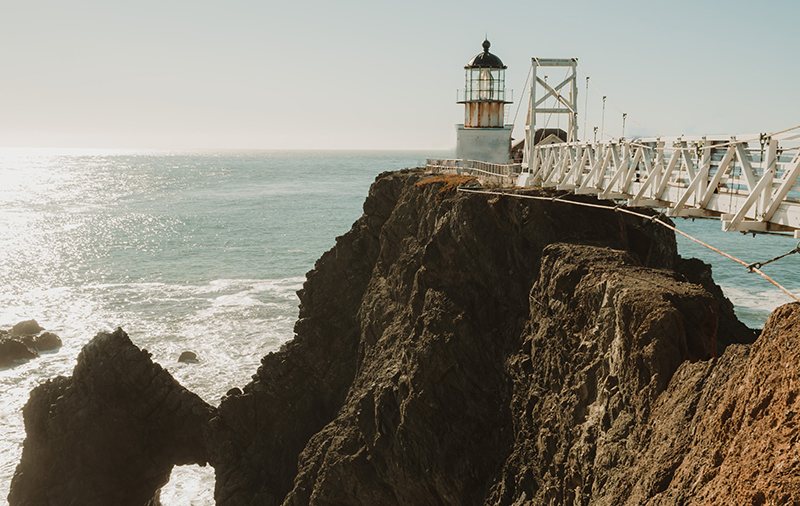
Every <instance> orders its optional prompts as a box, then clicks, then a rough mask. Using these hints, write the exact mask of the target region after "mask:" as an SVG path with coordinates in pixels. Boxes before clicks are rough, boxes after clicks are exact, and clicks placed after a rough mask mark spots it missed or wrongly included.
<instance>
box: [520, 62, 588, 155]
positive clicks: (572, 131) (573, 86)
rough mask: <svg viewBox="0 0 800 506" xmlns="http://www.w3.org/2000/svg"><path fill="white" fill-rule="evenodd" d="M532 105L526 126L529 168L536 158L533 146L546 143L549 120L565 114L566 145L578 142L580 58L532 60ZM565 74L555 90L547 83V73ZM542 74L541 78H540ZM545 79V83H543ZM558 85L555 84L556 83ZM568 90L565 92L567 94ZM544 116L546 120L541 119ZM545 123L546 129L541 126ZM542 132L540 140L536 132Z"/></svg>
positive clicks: (529, 108)
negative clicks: (540, 142) (547, 119)
mask: <svg viewBox="0 0 800 506" xmlns="http://www.w3.org/2000/svg"><path fill="white" fill-rule="evenodd" d="M531 67H532V68H531V73H532V74H533V78H532V79H531V88H530V99H531V100H530V104H529V106H528V118H527V124H526V126H525V150H524V157H523V161H522V165H523V166H524V167H528V166H529V165H530V164H529V162H528V160H529V159H530V157H531V155H532V154H533V146H534V145H535V144H536V143H538V142H539V140H541V139H544V138H545V137H546V135H541V134H544V133H545V132H547V131H548V130H547V126H550V125H548V123H547V122H546V121H543V120H545V119H546V118H549V117H552V115H554V114H556V115H561V114H565V115H566V116H567V118H566V119H567V121H566V123H567V125H566V128H567V129H566V132H565V133H566V139H563V140H564V141H566V142H577V141H578V80H577V75H578V74H577V67H578V59H577V58H535V57H534V58H532V59H531ZM548 69H550V72H553V71H555V72H563V71H564V69H565V70H566V72H565V74H566V75H565V76H564V79H563V80H562V81H561V82H558V83H557V84H555V86H553V85H552V84H550V83H549V82H548V81H547V76H546V75H544V72H547V71H548ZM540 73H541V74H542V75H540ZM542 77H544V79H542ZM553 82H555V81H553ZM565 88H566V90H565ZM542 116H544V117H542ZM542 123H544V125H543V124H542ZM538 130H542V132H541V133H540V135H538V136H537V133H536V132H537V131H538Z"/></svg>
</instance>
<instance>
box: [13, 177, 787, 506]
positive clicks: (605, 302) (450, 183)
mask: <svg viewBox="0 0 800 506" xmlns="http://www.w3.org/2000/svg"><path fill="white" fill-rule="evenodd" d="M458 184H467V185H469V184H473V183H470V182H468V181H466V180H464V179H459V178H430V177H428V176H426V175H425V174H424V173H423V172H422V171H419V170H412V171H402V172H398V173H387V174H382V175H381V176H379V177H378V179H377V180H376V182H375V183H374V185H373V186H372V188H371V189H370V193H369V196H368V197H367V199H366V202H365V204H364V215H363V216H362V217H361V218H360V219H359V220H358V221H357V222H356V223H355V224H354V225H353V228H352V229H351V230H350V231H349V232H348V233H347V234H345V235H344V236H342V237H340V238H339V239H337V243H336V245H335V247H334V248H333V249H332V250H331V251H329V252H327V253H326V254H324V255H323V256H322V257H321V258H320V259H319V260H318V262H317V264H316V266H315V268H314V270H312V271H311V272H310V273H309V274H308V279H307V281H306V283H305V285H304V287H303V290H302V291H301V292H300V301H301V306H300V315H299V316H300V317H299V320H298V322H297V324H296V326H295V333H296V335H295V337H294V339H293V340H291V341H289V342H288V343H287V344H286V345H285V346H284V347H283V348H282V349H281V351H279V352H276V353H272V354H270V355H267V356H266V357H264V359H263V360H262V364H261V367H260V368H259V369H258V371H257V373H256V374H255V375H254V377H253V381H252V382H250V383H249V384H247V385H245V386H243V388H242V389H234V390H232V391H231V392H229V393H228V395H226V397H225V398H224V399H223V400H222V402H221V403H220V405H219V407H218V408H217V409H213V408H210V407H208V406H207V405H205V403H202V401H199V399H196V400H190V396H191V395H192V394H190V393H188V392H185V391H182V390H181V389H180V387H179V386H178V385H177V384H174V385H173V384H172V383H170V382H167V383H169V384H170V385H171V386H170V387H169V389H170V391H172V390H173V389H174V391H175V393H174V394H168V395H166V396H164V397H163V398H162V396H160V394H159V395H151V394H150V393H149V392H147V391H146V390H142V389H139V390H137V392H139V393H138V394H137V395H136V396H135V398H136V399H138V400H137V401H135V402H129V403H118V404H117V405H116V406H118V409H119V411H115V412H114V413H115V418H114V420H115V422H114V423H112V421H111V419H108V418H106V419H102V420H98V421H91V422H90V419H89V418H85V419H84V418H80V417H78V418H77V420H73V421H71V422H70V424H71V428H72V429H73V430H78V427H80V426H81V425H82V424H90V423H92V424H94V425H91V426H92V427H97V428H96V430H98V431H100V432H102V431H101V429H100V427H103V426H105V425H106V424H111V426H114V425H115V424H116V425H117V426H120V427H128V426H129V425H134V426H138V425H140V424H149V423H156V424H161V425H157V426H158V427H159V428H158V430H155V429H154V430H147V431H142V433H137V434H135V435H132V436H131V437H130V438H129V440H131V441H142V442H141V443H140V447H139V450H138V451H139V452H140V453H141V454H144V455H147V456H148V457H147V458H149V459H152V462H153V464H152V465H151V467H149V468H147V469H148V470H147V471H142V470H141V469H142V468H137V469H139V470H138V471H137V473H138V474H136V476H141V477H143V478H142V479H143V480H144V477H148V479H149V481H146V483H145V481H142V484H141V486H139V484H138V482H136V483H134V482H133V481H131V480H128V481H127V483H126V484H124V486H127V487H129V488H135V489H137V490H141V491H142V492H141V493H139V494H138V495H137V496H136V497H137V498H138V499H136V501H138V502H136V501H134V502H127V503H124V504H145V501H153V500H154V497H157V495H156V494H157V489H158V487H159V486H161V485H162V484H163V483H162V482H163V481H164V476H165V475H164V472H165V471H164V470H165V469H171V466H172V465H174V464H177V463H183V462H191V461H195V462H205V461H208V462H209V463H211V464H212V465H213V466H214V467H215V471H216V479H217V485H216V491H215V497H216V502H217V504H219V505H251V504H253V505H255V504H259V505H273V504H274V505H278V504H285V505H303V504H318V505H322V504H331V505H332V504H364V505H366V504H387V505H391V504H437V505H439V504H496V505H522V504H575V505H577V504H581V505H585V504H598V505H600V504H603V505H605V504H608V505H611V504H708V503H711V504H714V503H716V504H731V503H747V504H779V503H780V504H784V503H787V501H788V503H791V501H796V500H800V497H795V495H796V492H794V490H797V489H800V487H798V485H800V484H798V483H797V482H798V480H797V479H796V478H795V476H797V472H796V469H795V467H796V461H798V458H800V446H797V445H795V442H796V440H797V439H799V438H800V436H797V435H796V434H797V431H795V430H794V423H795V421H794V417H795V415H794V414H793V413H795V411H797V409H798V408H797V407H796V404H797V399H796V398H797V389H798V386H797V382H796V381H795V377H796V367H795V364H796V362H797V361H796V358H797V357H795V356H794V355H795V348H796V346H795V341H798V340H800V335H799V334H800V325H798V323H800V320H798V318H800V305H790V306H786V307H784V308H782V309H781V310H779V311H777V312H776V313H775V314H774V315H773V317H772V318H771V320H770V322H769V324H768V325H767V327H766V328H765V331H764V333H763V334H762V335H761V337H760V338H759V339H758V341H756V343H755V344H750V343H752V341H753V340H754V338H755V335H754V334H753V332H752V331H750V330H749V329H747V328H746V327H744V326H743V325H742V324H740V323H739V322H738V321H737V320H736V319H735V316H734V315H733V311H732V306H731V305H730V303H729V302H728V301H727V300H726V299H724V297H723V296H722V294H721V292H720V291H719V289H718V287H716V285H714V284H713V281H712V280H711V278H710V270H709V268H708V266H705V265H703V264H702V263H700V262H698V261H692V260H684V259H681V258H680V257H679V256H678V255H677V252H676V246H675V240H674V237H673V236H672V235H671V233H670V232H668V231H666V230H665V229H663V228H660V227H658V226H657V225H656V224H653V223H652V222H650V221H649V220H642V219H639V218H634V217H631V216H628V215H624V214H620V213H614V212H613V211H601V210H597V209H588V208H582V207H577V206H571V205H569V204H566V203H561V202H552V201H539V200H529V199H520V198H514V197H511V196H494V195H484V194H467V193H460V192H456V191H454V190H455V186H457V185H458ZM545 195H546V194H545ZM576 198H577V197H576ZM587 198H588V197H587ZM117 339H120V338H117ZM92 346H93V345H90V346H87V348H91V347H92ZM126 346H127V345H126ZM130 346H132V345H130ZM101 348H102V347H101ZM91 349H95V350H96V349H97V346H96V345H94V348H91ZM125 349H129V350H131V351H128V352H126V353H130V354H132V355H136V353H135V352H134V351H132V349H131V348H130V347H126V348H125ZM133 349H135V347H133ZM136 351H137V352H138V350H136ZM139 353H142V352H139ZM137 356H139V355H137ZM124 360H127V355H123V356H121V354H119V353H116V354H111V353H102V354H97V353H95V354H91V353H87V351H86V350H85V351H84V354H83V356H82V357H81V358H80V359H79V365H78V367H76V372H75V374H74V375H73V378H71V379H64V378H60V379H56V380H54V381H52V382H50V383H48V384H46V385H44V386H42V387H39V389H37V390H35V391H34V392H33V393H32V396H31V401H29V403H28V405H27V406H26V408H25V417H26V428H27V430H28V439H27V440H26V443H25V449H24V453H23V458H22V462H21V463H20V466H19V467H18V470H17V476H15V482H14V484H13V486H12V493H11V496H10V497H9V500H10V502H11V505H12V506H16V505H18V504H69V502H67V501H62V502H59V501H57V500H54V499H52V497H58V496H59V494H58V493H56V492H54V491H52V490H51V491H48V492H47V494H48V500H50V501H51V502H41V501H40V502H37V501H36V500H27V499H24V498H23V497H28V496H24V495H23V492H21V491H23V490H27V487H28V485H26V483H28V482H29V481H30V480H32V479H33V478H31V476H32V474H33V473H36V472H38V471H37V469H38V468H37V466H45V465H49V466H50V468H51V469H52V472H51V474H56V473H57V472H61V473H64V474H65V475H67V476H70V477H71V478H70V479H72V480H75V481H80V480H81V479H84V480H85V479H98V480H99V479H101V478H99V477H98V476H100V477H102V476H103V475H100V474H97V473H100V472H101V470H99V469H97V468H96V467H92V466H84V467H82V468H80V469H79V470H77V471H76V470H75V469H73V468H71V467H65V465H67V464H71V463H72V461H64V460H63V458H62V460H58V459H57V458H56V459H54V463H52V464H50V463H48V462H49V459H50V458H51V457H50V455H51V454H52V455H58V454H59V452H61V451H62V450H60V449H59V448H60V447H62V446H63V445H68V444H74V441H75V440H88V441H91V442H92V444H94V442H95V438H94V436H93V435H91V433H89V435H87V433H86V432H85V431H81V432H79V434H80V435H76V434H75V433H73V435H72V436H71V439H70V437H69V436H67V435H66V434H67V431H65V430H63V429H61V428H59V427H60V426H59V425H58V423H56V422H54V419H56V418H57V417H56V416H55V415H54V413H59V412H63V410H64V409H66V408H59V406H66V405H67V404H69V405H70V406H72V409H77V408H76V407H75V406H76V405H77V404H73V403H65V401H64V400H63V399H64V398H65V397H66V396H65V395H64V393H63V392H68V391H69V389H70V388H73V389H74V388H76V387H75V386H71V385H75V384H82V385H87V384H91V381H88V383H87V379H86V375H85V374H84V373H82V372H81V371H82V369H91V370H93V369H94V368H95V367H101V366H100V365H96V364H97V363H100V364H104V365H103V366H102V367H105V368H106V369H104V370H108V371H109V372H108V375H109V376H104V378H105V380H104V381H103V383H104V384H105V383H108V384H109V385H111V384H113V385H114V386H113V387H112V386H109V387H108V388H109V389H110V390H113V389H116V388H123V389H124V388H125V385H124V381H122V378H125V377H128V376H130V375H131V373H130V371H128V370H127V369H124V367H128V366H121V365H110V364H118V362H120V361H124ZM138 360H139V362H141V363H142V364H143V365H141V366H136V370H139V369H140V368H141V369H142V370H146V371H151V370H153V367H158V366H157V365H155V364H151V363H150V364H149V365H148V364H145V362H142V359H141V358H140V359H138ZM148 360H149V358H148ZM147 374H150V373H149V372H148V373H147ZM154 374H156V373H154ZM157 374H161V373H157ZM110 378H116V379H114V380H112V379H110ZM169 379H170V380H171V378H169ZM173 381H174V380H173ZM120 382H122V383H120ZM93 388H94V387H91V388H90V387H83V389H82V392H83V393H82V395H84V396H85V397H82V398H81V403H85V404H87V405H93V404H92V403H94V404H97V403H98V402H99V399H106V398H108V397H109V395H110V397H111V398H114V397H115V395H114V394H109V393H108V392H106V393H103V391H100V392H97V391H95V390H93ZM157 390H158V391H159V392H162V391H163V389H162V387H159V388H158V389H157ZM103 395H105V397H103ZM170 398H173V401H172V402H167V401H168V400H169V399H170ZM175 398H179V399H181V401H180V402H178V403H177V404H175V402H174V399H175ZM197 401H199V402H197ZM140 402H145V403H146V405H148V406H150V409H152V410H155V411H154V413H157V416H156V415H148V412H146V411H144V410H143V408H141V407H140V404H139V403H140ZM187 409H188V410H189V412H190V413H192V416H191V417H188V418H187V417H186V410H187ZM137 417H138V418H137ZM178 419H180V420H182V421H181V422H180V423H183V424H187V425H185V426H184V425H177V424H178ZM184 419H185V420H184ZM91 420H94V418H91ZM119 430H125V431H130V430H131V429H129V428H125V429H119ZM175 430H178V432H179V433H181V434H185V436H183V437H180V438H178V439H179V441H175V442H174V443H173V444H172V445H171V446H169V449H168V450H167V448H159V445H164V444H165V443H164V442H163V440H161V439H157V438H156V441H157V442H158V443H157V445H155V446H153V447H151V446H150V445H151V444H152V441H153V440H152V439H151V438H152V437H153V435H154V434H174V433H175V432H174V431H175ZM128 433H129V432H126V434H128ZM54 434H55V435H57V436H58V437H54ZM137 438H138V439H137ZM93 448H94V449H93V450H92V455H93V456H97V457H98V458H100V457H101V456H103V455H105V453H104V452H110V454H111V455H112V456H113V458H120V457H119V456H115V455H114V454H115V452H117V451H118V450H117V449H116V448H114V447H113V446H109V445H106V446H102V444H101V445H100V446H97V447H93ZM159 450H160V451H159ZM126 451H128V450H123V451H121V454H122V455H127V456H128V457H129V456H130V454H131V452H130V451H128V453H125V452H126ZM48 452H50V453H48ZM151 455H152V457H151ZM155 456H157V457H158V458H156V457H155ZM128 457H125V458H128ZM156 463H157V464H156ZM145 467H146V466H145ZM166 472H167V475H168V471H166ZM76 473H77V474H76ZM54 479H55V478H54ZM137 479H138V478H137ZM57 481H58V480H57ZM61 481H64V479H63V478H62V479H61ZM122 486H123V484H121V483H118V482H117V483H116V484H115V487H122ZM44 488H45V489H47V488H48V487H47V486H45V487H44ZM111 488H113V487H111ZM44 493H45V492H40V496H41V494H44ZM109 493H111V492H110V491H109ZM31 497H32V496H31ZM41 497H43V496H41ZM82 503H86V504H92V503H91V502H88V501H83V502H82ZM95 503H96V504H101V503H102V502H95ZM107 504H110V503H107Z"/></svg>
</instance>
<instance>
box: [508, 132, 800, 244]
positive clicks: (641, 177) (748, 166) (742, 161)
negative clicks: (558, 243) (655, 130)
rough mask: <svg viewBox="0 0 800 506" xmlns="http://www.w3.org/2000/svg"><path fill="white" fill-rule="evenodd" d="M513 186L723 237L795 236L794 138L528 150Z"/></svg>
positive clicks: (797, 146) (798, 222)
mask: <svg viewBox="0 0 800 506" xmlns="http://www.w3.org/2000/svg"><path fill="white" fill-rule="evenodd" d="M525 154H526V160H525V161H524V162H523V166H522V167H523V168H522V173H521V174H520V175H519V177H518V178H517V185H518V186H532V185H537V186H538V185H541V186H544V187H552V188H557V189H560V190H569V191H573V192H575V193H584V194H594V195H597V196H598V197H599V198H602V199H610V200H615V201H624V202H625V203H627V205H629V206H634V207H639V206H641V207H655V208H663V209H666V210H668V214H669V215H670V216H683V217H689V216H692V217H693V216H718V217H720V218H721V220H722V227H723V229H724V230H727V231H740V232H755V231H760V232H767V231H779V232H794V235H795V237H800V181H799V180H798V176H800V133H797V132H788V133H782V134H776V135H772V136H751V137H747V138H744V137H743V138H742V139H741V140H739V139H737V138H736V137H683V136H682V137H674V138H666V137H659V138H649V139H634V140H626V139H616V140H611V141H605V142H572V143H560V144H548V145H537V146H533V147H532V149H530V150H529V151H527V152H526V153H525Z"/></svg>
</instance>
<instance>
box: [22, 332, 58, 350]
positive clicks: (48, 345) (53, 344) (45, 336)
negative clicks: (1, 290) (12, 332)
mask: <svg viewBox="0 0 800 506" xmlns="http://www.w3.org/2000/svg"><path fill="white" fill-rule="evenodd" d="M20 341H22V342H23V343H24V344H25V346H27V347H28V348H31V349H34V350H36V351H40V352H41V351H50V350H55V349H57V348H60V347H61V345H62V344H63V343H62V342H61V338H60V337H58V336H57V335H55V334H53V333H52V332H43V333H42V334H40V335H38V336H32V335H25V336H22V337H20Z"/></svg>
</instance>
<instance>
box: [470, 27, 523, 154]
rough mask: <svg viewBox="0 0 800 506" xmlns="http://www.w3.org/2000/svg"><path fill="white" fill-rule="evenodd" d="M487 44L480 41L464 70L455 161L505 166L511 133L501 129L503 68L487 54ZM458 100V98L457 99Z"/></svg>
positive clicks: (507, 126) (502, 127) (503, 90)
mask: <svg viewBox="0 0 800 506" xmlns="http://www.w3.org/2000/svg"><path fill="white" fill-rule="evenodd" d="M490 46H491V44H490V43H489V41H488V40H484V41H483V52H482V53H479V54H477V55H476V56H475V57H474V58H472V60H470V62H469V63H468V64H467V65H466V66H465V67H464V69H465V70H466V85H465V88H464V93H463V100H458V103H459V104H464V106H465V110H464V124H459V125H456V133H457V137H456V158H460V159H462V160H479V161H482V162H491V163H507V162H508V159H509V154H510V151H511V130H512V128H513V125H505V124H504V123H503V122H504V119H505V105H506V104H510V103H511V102H507V101H506V89H505V79H506V66H505V65H503V62H502V60H500V58H498V57H497V56H496V55H493V54H492V53H490V52H489V47H490ZM459 98H460V97H459Z"/></svg>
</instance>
